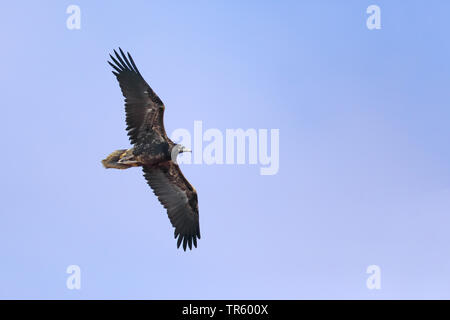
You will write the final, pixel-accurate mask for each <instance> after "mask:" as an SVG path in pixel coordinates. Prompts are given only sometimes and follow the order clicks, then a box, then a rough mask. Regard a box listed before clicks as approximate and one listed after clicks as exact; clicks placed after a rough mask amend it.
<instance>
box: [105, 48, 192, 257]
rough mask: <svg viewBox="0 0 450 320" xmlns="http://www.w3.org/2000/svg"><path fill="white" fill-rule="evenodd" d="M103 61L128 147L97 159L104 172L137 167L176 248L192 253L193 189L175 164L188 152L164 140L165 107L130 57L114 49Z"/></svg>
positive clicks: (165, 135) (166, 138) (182, 147)
mask: <svg viewBox="0 0 450 320" xmlns="http://www.w3.org/2000/svg"><path fill="white" fill-rule="evenodd" d="M119 51H120V54H118V53H117V51H116V50H114V54H115V57H113V56H112V55H109V56H110V57H111V60H112V62H111V61H108V63H109V65H110V66H111V67H113V69H114V71H112V73H113V74H114V75H115V76H116V78H117V80H118V81H119V85H120V89H121V90H122V94H123V96H124V97H125V113H126V124H127V131H128V136H129V139H130V142H131V144H132V145H133V147H132V148H129V149H121V150H117V151H114V152H112V153H111V154H110V155H109V156H108V157H106V159H104V160H102V164H103V166H104V167H105V168H115V169H128V168H130V167H142V169H143V172H144V177H145V179H146V180H147V183H148V184H149V185H150V187H151V188H152V189H153V193H154V194H155V195H156V196H157V197H158V199H159V201H160V202H161V204H162V205H163V206H164V208H166V209H167V214H168V216H169V219H170V222H171V223H172V226H173V227H174V228H175V230H174V231H175V232H174V233H175V239H176V238H177V237H178V241H177V248H179V247H180V245H181V243H183V249H184V251H186V247H187V246H189V249H192V244H194V246H195V247H197V239H200V225H199V215H198V200H197V191H196V190H195V188H194V187H193V186H192V185H191V184H190V183H189V181H188V180H187V179H186V178H185V177H184V175H183V173H182V172H181V170H180V167H179V166H178V164H177V163H176V157H177V155H178V154H179V153H182V152H190V151H191V150H189V149H187V148H185V147H184V146H182V145H180V144H175V143H174V142H172V140H170V139H169V138H168V137H167V134H166V131H165V130H164V121H163V116H164V109H165V107H164V104H163V102H162V101H161V99H160V98H159V97H158V96H157V95H156V93H155V92H154V91H153V90H152V88H150V86H149V85H148V84H147V82H146V81H145V80H144V78H143V77H142V76H141V74H140V72H139V70H138V68H137V67H136V64H135V63H134V61H133V58H132V57H131V55H130V53H128V52H127V55H125V53H124V52H123V51H122V49H120V48H119Z"/></svg>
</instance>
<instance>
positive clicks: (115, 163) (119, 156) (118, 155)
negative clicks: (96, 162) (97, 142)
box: [102, 149, 135, 169]
mask: <svg viewBox="0 0 450 320" xmlns="http://www.w3.org/2000/svg"><path fill="white" fill-rule="evenodd" d="M129 151H130V150H127V149H121V150H116V151H114V152H113V153H111V154H110V155H109V156H107V157H106V159H104V160H102V164H103V166H104V167H105V168H114V169H128V168H130V167H134V166H135V164H133V163H130V162H128V163H127V162H124V161H123V160H125V156H129V154H130V152H129Z"/></svg>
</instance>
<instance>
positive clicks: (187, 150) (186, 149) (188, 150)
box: [183, 148, 192, 152]
mask: <svg viewBox="0 0 450 320" xmlns="http://www.w3.org/2000/svg"><path fill="white" fill-rule="evenodd" d="M183 152H192V150H191V149H188V148H184V149H183Z"/></svg>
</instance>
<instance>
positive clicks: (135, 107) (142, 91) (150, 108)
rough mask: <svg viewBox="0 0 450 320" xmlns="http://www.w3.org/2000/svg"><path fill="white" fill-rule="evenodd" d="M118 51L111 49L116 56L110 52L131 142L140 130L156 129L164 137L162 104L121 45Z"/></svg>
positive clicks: (135, 140) (142, 131)
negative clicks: (122, 99) (122, 98)
mask: <svg viewBox="0 0 450 320" xmlns="http://www.w3.org/2000/svg"><path fill="white" fill-rule="evenodd" d="M119 50H120V54H118V53H117V52H116V50H114V53H115V57H113V56H112V55H110V57H111V60H112V62H113V63H112V62H110V61H108V63H109V64H110V65H111V67H113V68H114V70H115V71H113V73H114V75H115V76H116V77H117V80H118V81H119V84H120V89H121V90H122V94H123V96H124V97H125V112H126V121H127V130H128V136H129V137H130V141H131V143H132V144H135V143H136V142H137V141H138V140H139V139H140V138H142V136H144V135H142V136H141V133H144V132H147V133H148V132H149V131H154V130H157V131H158V133H159V134H160V135H162V136H164V137H165V138H166V137H167V135H166V132H165V130H164V120H163V117H164V104H163V102H162V101H161V99H160V98H159V97H158V95H157V94H156V93H155V92H154V91H153V90H152V88H150V86H149V85H148V84H147V82H146V81H145V80H144V78H143V77H142V76H141V74H140V72H139V70H138V68H137V67H136V64H135V63H134V61H133V58H132V57H131V55H130V54H129V53H127V55H125V53H124V52H123V51H122V49H120V48H119Z"/></svg>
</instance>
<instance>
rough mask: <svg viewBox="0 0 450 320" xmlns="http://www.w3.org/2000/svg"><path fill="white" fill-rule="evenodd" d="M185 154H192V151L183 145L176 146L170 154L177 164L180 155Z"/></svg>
mask: <svg viewBox="0 0 450 320" xmlns="http://www.w3.org/2000/svg"><path fill="white" fill-rule="evenodd" d="M183 152H192V150H191V149H188V148H186V147H185V146H183V145H181V144H176V145H174V146H173V148H172V151H171V152H170V154H171V157H172V161H175V162H176V160H177V156H178V154H180V153H183Z"/></svg>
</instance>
